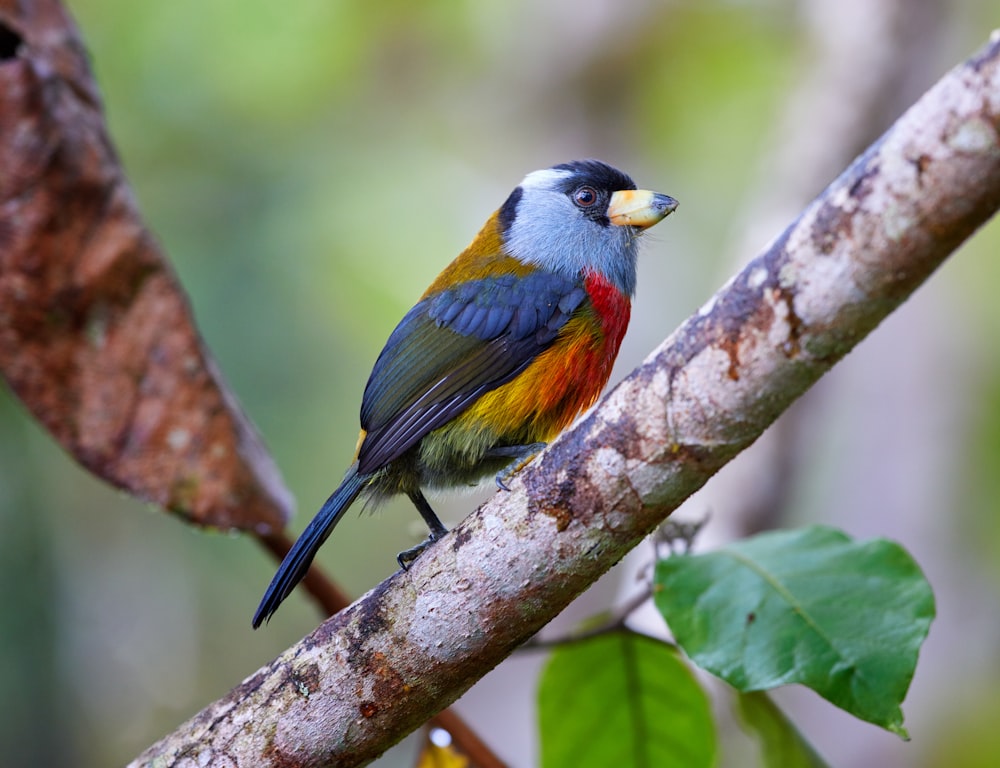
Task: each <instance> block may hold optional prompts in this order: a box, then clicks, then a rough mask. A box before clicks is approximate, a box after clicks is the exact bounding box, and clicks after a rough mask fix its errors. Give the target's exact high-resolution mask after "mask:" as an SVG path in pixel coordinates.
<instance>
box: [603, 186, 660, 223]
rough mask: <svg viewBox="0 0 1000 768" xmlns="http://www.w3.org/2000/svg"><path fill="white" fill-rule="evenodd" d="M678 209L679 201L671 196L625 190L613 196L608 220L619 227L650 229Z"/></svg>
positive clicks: (645, 191)
mask: <svg viewBox="0 0 1000 768" xmlns="http://www.w3.org/2000/svg"><path fill="white" fill-rule="evenodd" d="M675 208H677V201H676V200H674V199H673V198H672V197H670V196H669V195H661V194H660V193H659V192H649V191H647V190H645V189H623V190H620V191H618V192H615V193H614V194H612V195H611V200H610V201H609V203H608V219H610V220H611V223H612V224H615V225H617V226H619V227H636V228H637V229H648V228H649V227H651V226H653V225H654V224H656V223H657V222H658V221H662V220H663V219H665V218H666V217H667V216H669V215H670V214H671V213H673V212H674V209H675Z"/></svg>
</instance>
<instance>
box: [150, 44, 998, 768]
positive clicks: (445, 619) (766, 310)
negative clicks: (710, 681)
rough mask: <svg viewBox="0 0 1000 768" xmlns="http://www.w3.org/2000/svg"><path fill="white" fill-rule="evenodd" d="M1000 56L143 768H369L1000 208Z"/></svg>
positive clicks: (977, 64) (900, 127) (939, 95)
mask: <svg viewBox="0 0 1000 768" xmlns="http://www.w3.org/2000/svg"><path fill="white" fill-rule="evenodd" d="M998 134H1000V37H997V36H996V35H995V36H994V37H993V38H992V40H991V42H990V44H989V45H988V46H987V47H986V48H985V49H984V50H983V51H981V52H980V53H978V54H976V55H975V56H974V57H973V58H971V59H970V60H968V61H967V62H965V63H964V64H962V65H960V66H959V67H957V68H956V69H955V70H953V71H952V72H951V73H949V74H948V75H946V76H945V77H944V78H943V79H942V80H941V81H940V82H939V83H938V84H937V85H936V86H935V87H934V88H933V89H932V90H931V91H929V92H928V93H927V94H925V96H924V97H923V98H922V99H921V100H920V101H919V102H918V103H917V104H916V105H915V106H914V107H913V108H911V109H910V110H909V111H908V112H907V113H906V114H905V115H904V116H903V117H902V118H900V120H899V121H897V123H896V124H895V125H894V126H893V127H892V128H891V129H890V130H889V131H888V133H886V134H885V135H884V136H883V137H882V138H881V139H880V140H879V141H878V142H876V143H875V144H874V145H873V146H872V147H870V148H869V149H868V150H867V151H866V152H865V153H864V154H863V155H862V156H861V157H859V158H858V159H857V160H856V161H855V162H854V163H853V164H852V165H851V167H850V168H848V169H847V170H846V171H845V172H844V173H843V174H842V175H841V176H840V177H839V178H838V179H837V180H836V181H835V182H834V183H833V184H831V185H830V187H828V188H827V189H826V190H825V191H824V192H823V193H822V195H820V197H819V198H818V199H817V200H815V201H814V202H813V203H812V204H811V205H810V206H809V207H808V208H807V209H806V210H805V211H804V212H803V213H802V214H801V215H800V216H799V218H798V219H797V220H796V221H795V222H794V223H793V224H792V225H791V226H790V227H789V228H788V229H787V230H786V231H785V232H784V233H783V234H782V235H781V236H780V237H779V238H778V239H777V240H776V241H775V242H774V243H772V244H771V245H770V246H769V247H768V248H767V249H766V250H765V251H764V252H763V253H762V254H761V255H760V256H758V257H757V258H756V259H754V260H753V261H752V262H751V263H750V264H749V265H748V266H747V267H746V268H745V269H744V270H743V271H742V272H741V273H740V274H738V275H736V276H735V277H734V278H733V279H732V280H730V281H729V283H728V284H727V285H726V286H724V287H723V288H722V289H721V290H720V291H719V292H718V293H717V294H716V295H715V296H714V297H713V298H712V299H711V300H710V301H709V302H708V303H707V304H706V305H705V306H704V307H703V308H702V309H701V310H700V311H699V312H698V313H697V314H696V315H695V316H694V317H692V318H691V319H689V320H688V321H687V322H686V323H685V324H684V325H683V326H682V327H681V328H680V329H678V330H677V331H676V332H675V333H674V334H673V335H672V336H671V337H670V338H669V339H667V340H666V341H665V342H664V344H663V345H662V346H661V347H660V348H658V349H657V350H655V351H654V352H653V353H652V354H651V355H650V356H649V357H648V358H647V360H646V361H645V362H644V363H643V365H642V366H641V367H640V368H639V369H637V370H636V371H635V372H634V373H633V374H632V375H631V376H629V377H628V378H627V379H626V380H625V381H624V382H622V383H621V384H620V385H619V386H618V387H616V388H615V389H614V391H612V392H611V394H610V395H609V396H608V397H607V398H606V399H605V400H604V401H603V402H602V403H601V404H600V406H599V407H598V408H597V409H596V410H595V411H594V412H592V413H591V414H590V415H589V416H588V417H587V418H585V419H584V420H583V421H582V422H581V423H579V424H578V425H577V426H576V428H575V429H573V430H571V431H570V432H567V433H566V434H564V435H563V436H562V437H561V438H560V439H558V440H557V441H556V442H555V443H554V444H553V445H552V446H550V447H549V449H548V450H546V451H545V452H544V453H542V454H541V455H540V456H539V457H538V459H536V460H535V461H534V462H533V463H532V465H530V466H529V467H528V468H526V469H525V470H524V472H523V473H521V475H519V476H518V478H517V479H516V480H515V482H514V483H513V485H512V490H511V492H510V493H499V494H498V495H497V496H496V497H495V498H494V499H492V500H491V501H490V502H488V503H487V504H485V505H484V506H483V507H482V508H480V509H479V510H478V511H477V512H476V513H474V514H472V515H471V516H470V517H469V518H467V519H466V520H465V521H464V522H463V523H462V524H461V525H459V526H458V527H457V528H456V529H455V530H454V531H452V532H451V534H450V535H449V536H448V537H446V538H445V539H443V540H441V541H440V542H438V543H437V544H436V545H435V546H433V547H432V548H430V549H429V550H428V551H427V552H426V553H425V554H424V555H423V556H422V557H421V558H420V559H419V560H418V561H417V562H416V563H415V564H414V566H413V567H412V568H411V570H410V571H409V572H405V573H402V572H401V573H397V574H395V575H394V576H393V577H391V578H390V579H388V580H387V581H385V582H383V583H382V584H380V585H379V586H378V587H376V588H375V589H374V590H372V591H371V592H370V593H369V594H367V595H366V596H365V597H363V598H362V599H361V600H359V601H358V602H356V603H354V604H353V605H352V606H350V607H349V608H347V609H346V610H344V611H342V612H341V613H339V614H338V615H336V616H334V617H333V618H331V619H329V620H328V621H327V622H326V623H324V624H323V625H322V626H320V627H319V628H318V629H317V630H316V631H315V632H313V633H312V634H311V635H309V636H308V637H306V638H305V639H303V640H302V641H301V642H300V643H299V644H298V645H296V646H295V647H293V648H290V649H289V650H288V651H287V652H285V653H284V654H283V655H282V656H280V657H279V658H278V659H276V660H275V661H274V662H273V663H271V664H269V665H268V666H266V667H264V668H263V669H261V670H259V671H258V672H257V673H255V674H254V675H252V676H251V677H250V678H248V679H247V680H246V681H245V682H244V683H243V684H242V685H240V686H239V687H238V688H236V689H235V690H234V691H232V692H231V693H230V694H229V695H228V696H227V697H226V698H224V699H222V700H220V701H218V702H216V703H214V704H212V705H211V706H209V707H208V708H207V709H205V710H204V711H203V712H201V713H200V714H199V715H197V716H195V717H194V718H193V719H192V720H190V721H189V722H188V723H186V724H184V725H183V726H182V727H181V728H180V729H178V730H177V732H175V733H174V734H171V735H170V736H168V737H166V738H165V739H164V740H163V741H161V742H160V743H158V744H155V745H153V746H152V747H150V748H149V750H147V751H146V752H145V753H144V754H143V755H141V756H140V757H139V758H138V759H137V760H136V761H135V763H134V765H147V764H156V765H159V766H167V765H171V766H182V765H196V764H198V765H201V764H223V765H251V764H252V765H282V766H287V765H302V766H320V765H338V766H347V765H359V764H363V763H365V762H367V761H369V760H371V759H372V758H374V757H375V756H377V755H378V754H380V753H381V752H382V751H384V750H385V749H386V748H387V747H388V746H390V745H391V744H393V743H395V742H396V741H398V740H399V739H400V738H402V736H404V735H405V734H406V733H407V732H409V731H410V730H412V729H413V728H415V727H417V726H418V725H419V724H420V723H422V722H423V721H425V720H426V719H427V718H428V717H429V716H430V715H431V714H432V713H433V712H435V711H437V710H439V709H441V708H442V707H444V706H446V705H448V704H449V703H451V702H452V701H454V700H455V699H456V698H457V697H458V696H460V695H461V694H462V693H463V692H464V691H465V690H466V689H468V688H469V686H471V685H472V684H473V683H474V682H475V681H476V680H478V679H479V678H480V677H482V676H483V675H484V674H485V673H486V672H488V671H489V670H490V669H492V668H493V667H494V666H495V665H496V664H498V663H499V662H500V661H501V660H502V659H503V658H505V657H506V656H507V655H508V654H509V653H510V652H511V651H512V650H513V649H514V648H516V647H517V646H518V645H519V644H521V643H522V642H524V641H525V640H526V639H527V638H529V637H531V636H532V635H533V634H534V633H535V632H536V631H537V630H538V629H539V628H540V627H542V626H543V625H544V624H545V623H546V622H548V621H549V620H550V619H551V618H552V617H553V616H555V615H556V614H557V613H558V612H559V611H560V610H562V608H563V607H565V606H566V604H568V603H569V602H570V601H571V600H572V599H573V598H574V597H575V596H576V595H578V594H580V593H581V592H582V591H583V590H584V589H585V588H586V587H587V586H589V585H590V584H591V583H592V582H593V581H594V580H596V579H597V578H598V577H599V576H600V575H601V574H602V573H603V572H604V571H606V570H607V569H608V568H609V567H611V566H612V565H613V564H614V563H615V562H617V561H618V560H619V559H620V558H621V557H622V556H623V555H624V554H625V553H626V552H627V551H628V550H629V549H630V548H631V547H633V546H635V544H636V543H637V542H639V541H640V540H641V539H642V538H643V537H644V536H645V535H646V534H647V533H648V532H649V531H650V530H652V529H653V528H654V527H655V526H656V525H657V524H658V523H659V522H661V521H662V520H663V518H664V517H665V516H666V515H668V514H669V513H670V512H671V511H672V510H673V509H674V508H675V507H676V506H677V505H678V504H679V503H680V502H681V501H683V500H684V499H685V498H686V497H687V496H689V495H690V494H691V493H693V492H694V491H695V490H697V489H698V488H700V487H701V486H702V485H703V484H704V483H705V482H706V481H707V480H708V479H709V478H710V477H711V476H712V475H713V474H714V473H715V472H716V471H717V470H718V469H719V468H720V467H721V466H723V465H724V464H725V463H726V462H727V461H729V460H730V459H731V458H732V457H733V456H735V455H736V454H737V453H739V452H740V451H741V450H743V449H744V448H745V447H746V446H748V445H749V444H750V443H752V442H753V441H754V440H755V439H756V438H757V437H758V436H759V435H760V434H761V433H762V432H763V431H764V429H765V428H766V427H767V426H768V425H769V424H770V423H771V422H772V421H773V420H774V419H775V418H776V417H777V416H778V414H780V413H781V412H782V411H783V410H784V409H785V408H787V407H788V405H789V404H790V403H791V402H792V401H794V400H795V398H796V397H798V396H799V395H800V394H801V393H802V392H803V391H805V390H806V389H807V388H808V387H809V386H810V385H811V384H813V383H814V382H815V381H816V380H817V379H818V378H819V377H820V376H822V375H823V374H824V373H825V372H826V371H827V370H829V369H830V367H831V366H833V365H834V364H835V363H836V362H837V361H838V360H839V359H840V358H841V357H843V356H844V355H845V354H846V353H847V352H848V351H850V349H851V348H852V347H853V346H854V345H855V344H857V343H858V342H859V341H860V340H861V339H862V338H864V337H865V335H866V334H868V333H869V332H870V331H871V330H873V329H874V328H875V327H876V326H877V325H878V324H879V322H881V320H882V319H884V318H885V317H886V315H888V314H889V313H890V312H891V311H892V310H893V309H894V308H895V307H897V306H898V305H899V304H900V303H901V302H903V301H904V300H905V299H906V298H907V296H909V295H910V293H912V291H913V290H914V289H916V288H917V286H919V285H920V284H921V283H922V282H923V281H924V280H926V279H927V278H928V277H929V276H930V275H931V273H932V272H933V271H934V270H935V269H936V268H937V267H938V265H940V264H941V262H942V261H943V260H944V259H945V258H947V256H948V255H949V254H950V253H951V252H952V251H953V250H954V249H955V248H956V247H958V245H959V244H960V243H961V242H962V241H963V240H965V239H966V238H967V237H969V235H971V234H972V233H973V232H974V231H975V230H976V228H977V227H979V226H980V225H981V224H983V223H984V222H985V221H987V220H988V219H989V218H990V217H991V216H992V215H993V214H994V212H995V211H996V210H997V208H998V206H1000V137H998Z"/></svg>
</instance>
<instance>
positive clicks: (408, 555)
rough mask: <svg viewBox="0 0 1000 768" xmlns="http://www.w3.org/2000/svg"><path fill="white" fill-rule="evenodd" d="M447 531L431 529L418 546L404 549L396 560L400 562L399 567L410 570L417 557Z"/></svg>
mask: <svg viewBox="0 0 1000 768" xmlns="http://www.w3.org/2000/svg"><path fill="white" fill-rule="evenodd" d="M445 533H447V530H444V531H442V532H441V533H437V534H436V533H435V532H434V531H431V533H430V534H429V535H428V536H427V538H426V539H424V540H423V541H421V542H420V543H419V544H417V546H415V547H410V548H409V549H404V550H403V551H402V552H400V553H399V554H398V555H396V562H397V563H399V567H400V568H402V569H403V570H404V571H408V570H410V566H411V565H413V564H414V563H415V562H416V561H417V558H418V557H420V555H422V554H423V552H424V550H425V549H427V548H428V547H429V546H430V545H431V544H433V543H434V542H435V541H437V540H438V539H440V538H441V537H442V536H443V535H444V534H445Z"/></svg>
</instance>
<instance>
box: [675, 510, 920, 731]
mask: <svg viewBox="0 0 1000 768" xmlns="http://www.w3.org/2000/svg"><path fill="white" fill-rule="evenodd" d="M656 582H657V593H656V605H657V607H658V608H659V609H660V611H661V613H662V614H663V616H664V618H666V620H667V623H668V624H669V625H670V629H671V631H672V632H673V633H674V636H675V637H676V639H677V642H678V643H679V644H680V646H681V647H682V648H683V649H684V651H685V652H686V653H687V654H688V656H690V657H691V659H692V660H694V662H695V663H697V664H698V665H699V666H701V667H703V668H704V669H707V670H708V671H710V672H712V673H713V674H716V675H718V676H719V677H721V678H722V679H723V680H725V681H726V682H728V683H730V684H731V685H733V686H734V687H736V688H737V689H739V690H741V691H756V690H764V689H769V688H774V687H775V686H779V685H785V684H787V683H802V684H803V685H807V686H808V687H810V688H812V689H813V690H814V691H816V692H817V693H819V694H820V695H821V696H823V697H824V698H826V699H828V700H829V701H830V702H832V703H833V704H836V705H837V706H838V707H841V708H842V709H844V710H846V711H848V712H850V713H851V714H853V715H855V716H856V717H860V718H862V719H863V720H867V721H869V722H872V723H875V724H876V725H880V726H882V727H884V728H887V729H888V730H890V731H893V732H894V733H898V734H900V735H901V736H904V737H905V736H906V731H905V730H904V729H903V715H902V712H901V711H900V708H899V705H900V703H901V702H902V701H903V698H904V696H905V695H906V690H907V688H908V687H909V684H910V679H911V678H912V677H913V670H914V668H915V666H916V663H917V654H918V651H919V649H920V645H921V643H922V642H923V640H924V638H925V637H926V636H927V630H928V627H929V626H930V622H931V619H933V618H934V595H933V593H932V592H931V588H930V585H929V584H928V583H927V581H926V579H925V578H924V576H923V574H922V573H921V571H920V568H919V567H918V566H917V564H916V563H915V562H914V561H913V559H912V558H911V557H910V556H909V554H907V552H906V551H905V550H904V549H903V548H902V547H900V546H899V545H898V544H894V543H893V542H890V541H885V540H883V539H874V540H872V541H866V542H855V541H852V540H851V539H850V538H848V537H847V536H846V535H845V534H843V533H841V532H840V531H836V530H834V529H832V528H825V527H812V528H805V529H802V530H798V531H780V532H776V533H766V534H762V535H760V536H756V537H754V538H752V539H746V540H743V541H739V542H736V543H734V544H731V545H729V546H727V547H725V548H724V549H721V550H719V551H717V552H711V553H708V554H703V555H679V556H674V557H670V558H667V559H665V560H662V561H660V562H659V563H658V564H657V571H656Z"/></svg>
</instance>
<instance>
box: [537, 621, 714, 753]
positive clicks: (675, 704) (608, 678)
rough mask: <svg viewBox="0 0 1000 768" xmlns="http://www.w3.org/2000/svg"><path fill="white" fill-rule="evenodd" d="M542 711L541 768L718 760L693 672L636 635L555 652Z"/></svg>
mask: <svg viewBox="0 0 1000 768" xmlns="http://www.w3.org/2000/svg"><path fill="white" fill-rule="evenodd" d="M538 709H539V720H540V726H541V741H542V765H543V766H544V768H562V767H563V766H567V767H569V766H572V768H589V767H591V766H592V767H593V768H607V766H616V768H628V767H629V766H634V768H671V766H678V768H700V766H710V765H712V764H713V761H714V759H715V728H714V724H713V721H712V714H711V710H710V708H709V702H708V697H707V696H706V695H705V692H704V691H703V690H702V688H701V686H700V685H699V684H698V682H697V680H695V678H694V674H693V673H692V671H691V669H690V667H688V665H687V664H686V663H685V662H684V661H682V660H681V658H680V657H679V654H678V653H677V651H676V650H675V649H673V648H671V647H670V646H668V645H666V644H664V643H662V642H660V641H657V640H653V639H651V638H648V637H645V636H644V635H638V634H635V633H634V632H627V631H621V632H611V633H608V634H605V635H599V636H597V637H594V638H590V639H588V640H582V641H579V642H574V643H571V644H568V645H564V646H561V647H559V648H557V649H556V650H555V651H554V652H553V653H552V656H551V657H550V658H549V661H548V664H547V665H546V667H545V670H544V671H543V672H542V678H541V682H540V685H539V690H538Z"/></svg>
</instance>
